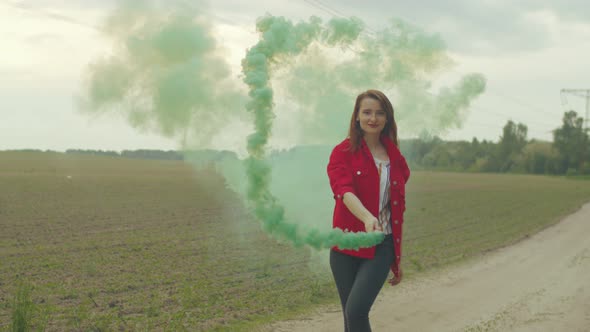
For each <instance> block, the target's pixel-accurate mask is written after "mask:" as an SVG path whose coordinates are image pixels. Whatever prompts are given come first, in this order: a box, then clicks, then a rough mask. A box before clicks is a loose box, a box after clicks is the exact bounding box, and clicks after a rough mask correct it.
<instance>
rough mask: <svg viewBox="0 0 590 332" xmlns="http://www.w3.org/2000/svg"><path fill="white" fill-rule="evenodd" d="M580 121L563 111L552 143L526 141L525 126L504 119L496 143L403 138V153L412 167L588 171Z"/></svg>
mask: <svg viewBox="0 0 590 332" xmlns="http://www.w3.org/2000/svg"><path fill="white" fill-rule="evenodd" d="M583 125H584V122H583V119H582V118H580V117H578V116H577V114H576V113H575V112H574V111H569V112H566V113H565V114H564V117H563V123H562V125H561V127H559V128H557V129H555V130H554V131H553V138H554V141H553V142H544V141H538V140H534V139H533V140H528V139H527V134H528V128H527V126H526V125H525V124H522V123H515V122H513V121H508V122H507V123H506V125H505V126H504V127H503V128H502V135H501V136H500V139H499V141H498V143H494V142H491V141H486V140H483V141H478V140H477V139H476V138H473V140H472V141H471V142H467V141H460V142H445V141H443V140H441V139H440V138H437V137H434V138H429V139H411V140H407V141H403V142H402V144H401V147H402V152H403V153H404V156H406V159H407V160H408V162H409V163H410V164H411V166H412V167H414V168H418V169H439V170H455V171H469V172H514V173H533V174H566V173H567V174H590V138H589V135H588V131H587V130H585V129H584V128H583Z"/></svg>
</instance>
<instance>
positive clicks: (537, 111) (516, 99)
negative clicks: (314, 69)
mask: <svg viewBox="0 0 590 332" xmlns="http://www.w3.org/2000/svg"><path fill="white" fill-rule="evenodd" d="M304 1H305V2H307V3H309V4H312V3H311V2H310V0H304ZM315 2H317V3H321V4H322V6H323V7H325V8H326V9H323V8H322V7H319V6H317V5H314V7H316V8H318V9H320V10H323V11H325V12H327V13H329V14H332V15H336V16H339V17H346V16H345V15H344V14H342V13H341V12H339V11H337V10H335V9H334V8H332V7H330V6H328V5H326V4H325V3H323V2H321V1H320V0H315ZM312 5H313V4H312ZM366 30H368V31H371V32H372V33H376V32H375V30H373V29H371V28H370V27H368V26H367V27H366ZM450 71H452V72H455V73H457V74H459V75H461V76H464V75H465V73H462V72H459V71H458V70H457V69H454V68H451V69H450ZM486 91H487V92H488V93H490V94H492V95H496V96H499V97H501V98H504V99H507V100H510V101H512V102H513V103H517V104H519V105H521V106H524V107H527V108H529V109H531V110H534V111H535V112H536V113H543V114H546V115H550V116H555V115H556V114H554V113H553V112H549V111H546V110H544V109H542V108H540V107H538V106H534V105H531V104H530V103H528V102H525V101H523V100H520V99H518V98H516V97H514V96H509V95H506V94H503V93H499V92H494V91H490V90H489V89H486Z"/></svg>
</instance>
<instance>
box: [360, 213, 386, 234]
mask: <svg viewBox="0 0 590 332" xmlns="http://www.w3.org/2000/svg"><path fill="white" fill-rule="evenodd" d="M363 222H364V223H365V231H366V232H367V233H368V232H383V228H381V225H380V224H379V220H377V218H375V217H373V216H369V218H367V219H366V220H363Z"/></svg>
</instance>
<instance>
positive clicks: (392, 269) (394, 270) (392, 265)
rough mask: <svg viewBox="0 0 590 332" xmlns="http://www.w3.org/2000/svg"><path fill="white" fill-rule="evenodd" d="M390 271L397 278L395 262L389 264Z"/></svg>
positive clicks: (397, 271)
mask: <svg viewBox="0 0 590 332" xmlns="http://www.w3.org/2000/svg"><path fill="white" fill-rule="evenodd" d="M391 272H393V275H394V276H395V277H396V278H399V267H398V266H397V264H395V263H393V264H391Z"/></svg>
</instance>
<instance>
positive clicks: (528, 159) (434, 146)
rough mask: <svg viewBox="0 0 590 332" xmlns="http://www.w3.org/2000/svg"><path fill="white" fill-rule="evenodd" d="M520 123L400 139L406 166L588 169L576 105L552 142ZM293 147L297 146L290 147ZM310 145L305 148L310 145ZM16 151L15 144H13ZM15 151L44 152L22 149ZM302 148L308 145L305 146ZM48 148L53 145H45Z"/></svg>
mask: <svg viewBox="0 0 590 332" xmlns="http://www.w3.org/2000/svg"><path fill="white" fill-rule="evenodd" d="M527 132H528V128H527V126H526V125H525V124H522V123H515V122H513V121H508V122H507V123H506V125H505V126H504V127H503V129H502V134H501V136H500V139H499V141H498V142H497V143H495V142H493V141H486V140H482V141H479V140H478V139H477V138H473V139H472V140H471V142H469V141H443V140H442V139H440V138H438V137H434V138H417V139H409V140H401V142H400V146H401V150H402V153H403V154H404V156H405V157H406V159H407V161H408V163H409V164H410V167H411V168H413V169H424V170H446V171H461V172H500V173H532V174H567V175H576V174H590V139H589V132H588V129H586V128H584V119H583V118H581V117H579V116H578V115H577V113H576V112H575V111H569V112H566V113H565V114H564V116H563V121H562V124H561V126H560V127H558V128H556V129H555V130H553V142H547V141H540V140H535V139H531V140H529V139H528V138H527ZM295 149H297V148H295ZM314 149H315V148H312V149H311V150H310V151H312V150H314ZM330 149H331V148H330V147H328V146H320V147H317V149H316V150H317V151H315V150H314V151H315V152H313V151H312V152H309V151H308V153H315V154H314V155H316V157H317V158H321V156H323V155H326V154H328V153H329V151H330ZM13 151H15V150H13ZM18 151H30V152H34V151H36V152H43V151H41V150H34V149H24V150H18ZM297 151H298V150H289V151H278V152H274V153H273V154H271V155H270V158H271V159H272V158H273V156H276V154H277V153H278V154H296V152H297ZM306 151H307V150H306ZM45 152H53V151H45ZM66 153H68V154H92V155H103V156H112V157H125V158H136V159H165V160H186V161H190V162H191V163H209V162H218V161H227V160H235V161H237V160H238V156H237V155H236V154H235V153H234V152H230V151H216V150H194V151H174V150H169V151H163V150H146V149H142V150H123V151H121V152H117V151H110V150H83V149H69V150H66Z"/></svg>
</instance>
